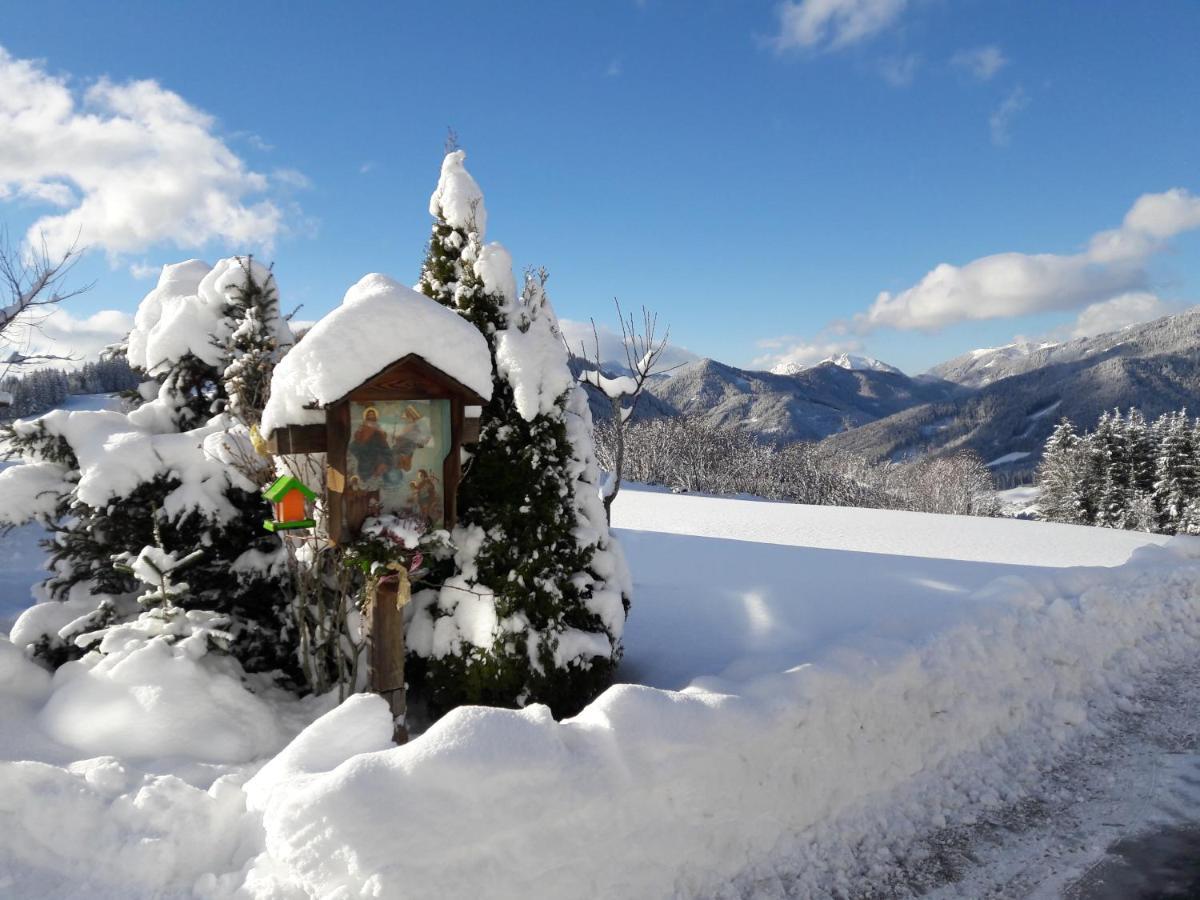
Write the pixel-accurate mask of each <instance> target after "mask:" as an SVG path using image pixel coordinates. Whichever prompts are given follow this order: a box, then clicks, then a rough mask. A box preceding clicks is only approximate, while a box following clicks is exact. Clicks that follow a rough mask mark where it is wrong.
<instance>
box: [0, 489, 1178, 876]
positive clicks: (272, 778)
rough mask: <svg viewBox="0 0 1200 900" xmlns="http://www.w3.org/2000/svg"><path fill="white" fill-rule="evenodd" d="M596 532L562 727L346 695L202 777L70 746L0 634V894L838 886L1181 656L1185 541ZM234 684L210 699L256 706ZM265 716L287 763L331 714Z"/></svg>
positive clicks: (787, 530)
mask: <svg viewBox="0 0 1200 900" xmlns="http://www.w3.org/2000/svg"><path fill="white" fill-rule="evenodd" d="M614 524H615V525H616V526H617V528H618V529H619V531H618V534H619V535H620V538H621V540H622V542H623V545H624V548H625V552H626V555H627V557H628V559H629V562H630V566H631V569H632V571H633V573H634V579H635V588H636V590H635V597H634V604H635V605H634V608H633V611H632V613H631V615H630V619H629V622H628V626H627V629H626V647H627V651H626V662H625V664H624V666H623V668H622V672H621V675H622V679H623V680H624V681H625V682H627V683H624V684H619V685H616V686H615V687H613V688H612V689H610V690H609V691H608V692H607V693H606V694H604V695H603V696H602V697H601V698H599V699H598V700H597V701H596V702H595V703H593V704H592V705H591V706H590V707H588V708H587V709H586V710H585V711H584V712H583V713H582V714H581V715H580V716H578V717H576V718H575V719H573V720H569V721H566V722H562V723H555V722H554V721H553V720H552V719H551V718H550V717H549V716H548V714H547V713H546V712H545V710H544V709H540V708H532V709H528V710H525V711H521V712H513V711H504V710H488V709H481V708H464V709H459V710H456V711H455V712H453V713H451V714H450V715H448V716H446V717H445V718H443V719H442V720H441V721H439V722H438V723H437V724H435V725H434V726H433V727H432V728H431V729H430V730H429V731H428V732H426V733H425V734H424V735H422V736H420V737H419V738H417V739H416V740H414V741H413V742H411V743H410V744H408V745H407V746H405V747H402V748H395V747H391V746H390V742H389V736H390V721H389V719H388V713H387V710H386V705H385V704H383V702H382V701H380V700H378V699H377V698H374V697H369V696H363V697H358V698H353V699H352V700H351V701H350V702H349V703H347V704H344V705H343V706H341V707H339V708H337V709H336V710H333V711H332V712H330V713H328V714H327V715H325V716H324V717H323V718H320V719H318V720H317V721H316V722H315V723H314V724H313V725H311V726H310V727H309V728H308V729H307V730H305V731H304V732H302V733H301V734H300V735H299V737H297V738H296V739H295V741H294V742H293V743H292V744H291V745H290V746H289V747H288V748H287V749H285V750H283V752H282V753H279V754H278V755H276V756H274V757H273V758H272V759H271V760H270V761H269V762H267V764H266V765H265V767H263V768H261V771H258V774H257V775H255V776H254V777H253V778H251V777H250V776H251V774H252V773H253V772H255V771H256V770H258V769H259V767H260V765H261V763H262V762H263V761H264V760H261V759H260V760H255V761H253V762H250V763H246V762H244V761H243V758H242V757H239V758H238V759H237V761H236V762H231V763H221V762H220V761H214V760H213V758H212V747H213V743H212V742H200V743H199V744H198V746H199V745H200V744H203V746H204V748H205V750H206V751H207V752H208V756H207V759H205V760H200V759H196V758H189V756H188V753H187V744H186V743H183V744H180V743H179V742H175V743H172V744H170V746H171V747H172V751H173V754H174V755H172V756H170V757H161V756H159V757H154V756H153V755H151V756H149V757H147V756H146V755H145V754H139V753H138V752H137V750H138V749H139V748H138V747H137V746H132V747H131V746H130V742H131V741H132V742H133V743H134V744H135V745H136V743H137V739H136V737H131V735H130V732H132V734H133V735H136V734H137V729H136V728H130V729H126V730H125V731H123V732H122V733H120V734H113V735H112V737H111V738H109V739H105V738H97V737H96V736H95V735H92V737H91V739H90V740H87V741H84V740H81V739H80V738H79V736H78V735H77V734H75V733H74V732H72V731H71V730H70V729H66V730H64V729H63V728H62V722H61V721H60V719H61V717H56V716H54V715H53V714H52V713H48V712H47V711H48V710H51V709H52V707H53V706H54V705H55V703H56V700H57V698H59V697H60V695H62V694H63V692H64V691H77V690H78V688H72V687H71V683H72V681H73V680H78V675H76V676H74V678H73V677H72V676H71V673H67V675H66V676H63V674H62V673H61V672H60V674H59V676H57V677H56V678H55V679H54V680H53V682H50V681H49V679H47V678H45V676H44V675H39V674H38V673H37V671H36V670H34V669H32V667H31V666H30V665H29V664H27V663H26V662H25V661H24V660H23V659H21V658H20V656H19V655H18V654H14V653H13V652H11V651H12V649H13V648H11V645H9V650H5V649H4V648H5V646H6V645H5V644H4V643H3V642H0V722H2V723H3V727H2V729H0V733H2V734H3V735H4V739H3V740H0V754H2V755H3V756H4V757H5V758H6V759H8V760H12V761H9V762H4V763H0V824H2V826H3V830H2V833H0V835H2V836H0V894H6V893H7V894H9V895H12V896H46V895H56V896H82V895H84V894H87V895H88V896H89V897H148V896H163V895H166V896H202V897H229V896H243V897H264V898H265V897H279V898H285V897H306V896H312V897H326V896H344V897H358V896H378V897H387V898H390V897H409V896H412V897H431V896H437V897H468V896H489V897H555V898H568V897H589V898H592V897H622V898H624V897H671V896H678V897H687V896H721V897H733V896H756V897H761V896H765V897H774V896H780V897H782V896H794V897H806V896H823V895H828V894H829V893H830V892H832V891H844V892H847V893H853V892H855V891H857V890H862V889H864V888H866V887H869V886H870V885H887V884H889V883H891V882H890V881H889V879H890V878H892V877H894V875H895V873H896V872H897V871H899V870H902V869H903V867H904V865H905V862H906V861H907V860H909V859H910V858H911V854H912V853H914V852H916V851H917V850H919V849H920V848H921V847H922V846H924V843H923V842H926V841H927V840H928V836H929V835H930V834H935V833H938V832H939V830H940V831H944V830H945V829H954V828H969V827H971V823H973V822H977V821H978V820H979V819H980V818H981V817H982V816H985V815H987V813H988V811H995V810H1001V809H1004V808H1006V807H1008V806H1011V805H1012V804H1014V803H1019V802H1021V800H1022V798H1025V797H1029V796H1034V795H1036V793H1037V791H1038V790H1039V789H1040V785H1041V783H1042V780H1043V779H1044V777H1045V773H1046V772H1048V771H1050V770H1052V769H1054V767H1055V766H1057V765H1062V764H1063V761H1064V759H1068V758H1069V757H1070V754H1071V753H1072V752H1074V748H1077V747H1078V746H1080V745H1081V742H1083V741H1085V740H1087V739H1094V738H1095V737H1096V736H1097V735H1100V734H1107V733H1116V732H1117V731H1119V728H1120V724H1119V723H1120V722H1121V721H1122V716H1126V717H1127V716H1128V715H1130V714H1131V711H1132V710H1134V709H1135V708H1136V705H1137V698H1138V697H1139V696H1140V693H1139V692H1143V691H1144V690H1145V688H1146V686H1147V685H1148V684H1153V683H1154V682H1155V679H1159V678H1161V677H1162V676H1163V674H1164V673H1166V672H1169V671H1171V670H1172V667H1174V666H1177V665H1179V664H1181V663H1183V662H1184V661H1187V660H1190V659H1191V658H1192V657H1194V656H1195V651H1196V648H1197V644H1198V643H1200V542H1198V541H1195V540H1190V539H1176V540H1173V541H1170V542H1168V540H1167V539H1165V538H1162V537H1158V536H1151V535H1144V534H1136V533H1130V532H1118V531H1113V530H1104V529H1084V528H1076V527H1072V526H1063V525H1053V524H1044V523H1034V522H1020V521H1012V520H994V519H965V518H956V517H947V516H930V515H922V514H917V513H900V512H889V511H878V510H848V509H834V508H828V507H802V506H794V505H788V504H779V503H765V502H759V501H752V500H729V499H716V498H706V497H692V496H676V495H672V494H667V493H661V492H654V491H649V490H640V489H636V488H630V487H628V486H627V487H626V488H624V489H623V491H622V494H621V496H620V497H619V498H618V500H617V503H616V506H615V508H614ZM7 540H8V539H7V538H6V539H5V541H7ZM1131 556H1132V559H1131ZM20 577H23V576H20V575H17V574H15V573H14V574H11V575H10V576H9V582H8V585H9V586H10V588H8V589H11V585H12V584H13V582H15V581H16V580H17V579H19V578H20ZM205 659H209V657H205ZM170 664H171V665H175V663H170ZM184 668H186V667H184ZM161 671H162V668H161V666H159V665H158V663H155V664H154V665H147V666H145V667H144V669H143V670H141V671H137V670H133V668H132V667H131V668H130V670H129V671H125V672H120V673H109V674H108V675H107V676H106V677H110V678H111V680H113V681H114V682H117V683H119V684H120V686H121V689H122V691H124V693H119V694H117V693H111V694H109V695H107V696H113V697H117V696H119V697H120V698H126V697H130V696H132V697H136V698H146V697H153V696H155V689H156V684H155V683H154V681H153V680H154V679H155V678H158V677H160V675H161ZM185 674H187V675H188V676H189V677H190V675H191V674H192V673H191V670H187V672H186V673H185ZM191 685H192V682H190V681H186V679H185V680H184V682H183V685H182V688H180V685H178V684H176V683H174V682H173V683H171V684H168V685H166V687H167V688H169V689H170V688H180V689H181V690H183V691H184V693H181V694H178V696H186V690H188V689H190V687H189V686H191ZM91 687H92V688H93V689H95V688H96V687H97V685H94V684H93V685H91ZM223 690H225V691H227V693H226V694H222V693H221V692H217V691H212V692H209V693H208V694H206V695H204V696H203V697H202V698H201V699H202V700H203V702H204V704H205V707H204V708H205V709H211V708H213V704H216V705H218V706H219V704H220V702H221V699H222V696H227V697H228V698H229V702H231V703H235V704H236V705H237V707H238V709H239V711H240V712H243V713H244V711H245V709H246V708H247V707H246V706H245V702H244V700H243V699H242V698H241V696H240V695H238V694H237V693H236V692H235V691H233V689H232V688H231V687H229V686H225V687H224V688H223ZM89 695H92V696H106V695H104V694H103V693H102V692H99V693H94V694H89ZM59 705H60V707H61V705H62V703H61V702H60V703H59ZM265 705H266V706H268V707H270V711H269V712H268V713H264V715H270V716H272V717H273V719H272V723H271V726H272V727H271V729H267V728H263V729H261V732H260V735H259V738H260V739H261V740H267V738H272V739H273V740H274V741H275V743H276V745H278V744H279V743H282V742H283V741H285V740H287V738H288V737H289V735H291V734H293V733H295V731H296V730H297V729H298V728H299V727H300V726H301V724H302V723H303V721H305V720H306V718H312V717H313V716H314V715H316V714H317V713H319V712H321V711H322V710H323V708H324V707H323V706H322V704H320V703H318V702H309V703H308V704H296V703H291V704H289V703H286V702H284V701H283V700H282V699H281V698H278V697H276V698H270V697H268V698H267V703H266V704H265ZM116 709H117V713H118V714H119V715H122V716H126V717H128V721H129V722H131V723H133V724H135V725H136V724H137V721H138V720H137V709H136V708H133V707H130V706H128V705H122V706H118V707H117V708H116ZM189 712H190V710H189V708H188V706H187V704H186V703H182V704H174V705H171V704H167V705H164V704H162V703H159V707H158V709H157V711H156V712H155V714H154V719H153V721H154V722H155V723H156V725H157V726H158V728H160V729H166V730H168V731H169V730H170V729H172V728H180V729H184V730H185V731H186V729H188V728H194V727H195V723H194V722H191V721H189V718H188V716H189ZM94 714H95V715H96V716H97V717H99V718H102V717H103V716H104V714H105V712H104V710H103V709H97V710H95V711H94ZM160 738H161V735H160ZM104 740H110V741H111V745H112V746H111V748H105V747H104V746H103V743H104ZM71 741H75V742H76V743H75V744H72V743H71ZM79 744H86V749H79V748H78V746H77V745H79ZM241 749H244V748H241ZM118 751H119V753H120V756H119V758H118V757H117V756H116V754H117V753H118ZM106 753H108V754H114V755H112V756H104V755H102V754H106ZM16 760H34V761H16ZM914 848H916V849H914ZM948 890H951V891H952V888H948ZM948 896H954V894H953V893H952V892H951V893H950V894H948Z"/></svg>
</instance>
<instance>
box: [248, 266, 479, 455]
mask: <svg viewBox="0 0 1200 900" xmlns="http://www.w3.org/2000/svg"><path fill="white" fill-rule="evenodd" d="M407 356H417V357H420V358H421V359H423V360H424V361H425V362H427V363H428V364H429V365H430V366H432V367H434V368H435V369H438V370H439V371H441V372H443V373H445V374H446V375H448V376H450V378H452V379H454V380H455V381H457V382H458V383H459V384H461V385H463V386H464V387H466V388H468V389H469V390H471V391H473V392H474V393H475V394H478V395H479V396H480V397H481V398H483V400H484V401H486V400H488V399H490V398H491V395H492V357H491V353H490V352H489V350H488V345H487V341H486V340H484V337H483V334H481V333H480V331H479V329H478V328H476V327H475V326H474V325H472V324H471V323H470V322H468V321H467V320H466V319H464V318H463V317H462V316H460V315H458V313H456V312H454V311H453V310H451V309H449V308H447V307H445V306H442V305H441V304H440V303H438V302H436V301H435V300H431V299H429V298H428V297H426V296H425V295H424V294H419V293H417V292H416V291H414V290H412V288H408V287H405V286H404V285H402V284H400V283H399V282H397V281H394V280H393V279H391V278H388V277H387V276H386V275H367V276H366V277H365V278H363V279H362V280H361V281H359V282H358V283H357V284H356V285H354V286H353V287H352V288H350V290H349V291H347V292H346V297H345V299H344V300H343V301H342V305H341V306H339V307H338V308H337V309H335V310H334V311H333V312H331V313H330V314H329V315H327V316H325V318H323V319H321V321H319V322H318V323H317V324H316V325H314V326H313V328H312V330H311V331H309V332H308V334H306V335H305V336H304V338H303V339H302V340H301V341H300V342H299V343H298V344H296V346H295V347H293V348H292V350H291V351H289V352H288V354H287V355H286V356H284V358H283V359H282V360H280V362H279V365H278V366H276V367H275V372H274V374H273V375H272V377H271V394H270V399H269V400H268V401H267V406H266V409H265V410H263V416H262V424H261V426H260V427H261V429H262V432H263V434H266V435H269V434H271V433H272V432H273V431H275V430H276V429H279V428H284V427H286V426H289V425H317V424H320V423H323V422H324V421H325V412H324V408H325V407H326V406H328V405H329V404H331V403H335V402H337V401H338V400H340V399H341V398H343V397H345V396H346V395H347V394H349V393H350V392H351V391H353V390H354V389H355V388H357V387H359V386H360V385H362V384H363V383H364V382H366V381H367V380H368V379H370V378H371V377H372V376H374V375H376V374H377V373H379V372H381V371H382V370H384V369H385V368H387V367H388V366H390V365H391V364H392V363H395V362H397V361H399V360H401V359H404V358H405V357H407Z"/></svg>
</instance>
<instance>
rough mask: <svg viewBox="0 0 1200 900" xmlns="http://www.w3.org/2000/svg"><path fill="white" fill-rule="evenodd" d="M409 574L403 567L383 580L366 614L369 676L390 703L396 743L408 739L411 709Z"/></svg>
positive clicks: (374, 689) (377, 690) (377, 691)
mask: <svg viewBox="0 0 1200 900" xmlns="http://www.w3.org/2000/svg"><path fill="white" fill-rule="evenodd" d="M411 591H412V587H411V585H410V584H409V581H408V573H407V572H405V571H403V570H401V571H399V572H397V573H396V577H394V578H388V579H386V580H384V581H382V582H380V584H379V586H378V589H377V590H376V592H375V602H374V603H372V604H371V613H370V615H369V616H368V617H367V627H368V629H369V631H370V644H369V647H370V650H369V654H370V656H369V661H368V668H369V677H370V685H371V691H372V692H374V693H376V694H379V695H380V696H381V697H383V698H384V699H385V700H387V702H388V708H389V709H390V710H391V712H392V722H393V727H394V734H393V740H395V742H396V743H397V744H403V743H406V742H407V741H408V726H407V724H406V722H405V715H406V713H407V710H408V703H407V694H406V691H405V688H404V606H405V604H407V603H408V601H409V599H410V597H411Z"/></svg>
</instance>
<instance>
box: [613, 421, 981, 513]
mask: <svg viewBox="0 0 1200 900" xmlns="http://www.w3.org/2000/svg"><path fill="white" fill-rule="evenodd" d="M619 427H620V426H619V425H617V424H614V422H613V421H612V420H604V421H599V422H597V423H596V426H595V431H596V455H597V457H598V459H599V461H600V465H601V467H602V468H604V469H605V470H607V471H609V472H613V471H615V470H616V468H617V452H618V445H617V436H618V428H619ZM623 443H624V446H623V454H624V459H623V466H622V470H623V476H624V478H625V479H626V480H629V481H637V482H643V483H646V484H659V485H664V486H666V487H669V488H671V489H672V490H676V491H688V492H695V491H698V492H702V493H709V494H749V495H753V496H756V497H763V498H765V499H768V500H785V501H788V502H791V503H809V504H814V505H819V506H861V507H872V508H877V509H904V510H913V511H917V512H932V513H948V514H953V515H985V516H986V515H995V514H996V512H997V509H996V500H995V491H994V487H993V483H992V473H991V470H989V469H988V468H987V467H986V466H985V465H984V464H983V461H982V460H980V458H979V457H978V456H977V455H975V454H973V453H966V452H964V453H957V454H953V455H949V456H939V457H935V458H932V459H925V460H918V461H915V462H909V463H871V462H868V461H867V460H865V459H863V458H862V457H859V456H856V455H854V454H850V453H833V452H830V451H828V450H824V449H822V448H820V446H819V445H817V444H809V443H791V444H770V443H766V442H763V441H761V440H758V439H757V438H755V437H754V436H752V435H750V434H749V433H747V432H743V431H736V430H729V429H722V428H717V427H714V426H712V425H707V424H705V423H704V422H703V421H701V420H700V419H698V418H694V417H690V416H675V417H664V418H655V419H648V420H642V421H634V422H629V423H627V424H626V425H625V428H624V435H623Z"/></svg>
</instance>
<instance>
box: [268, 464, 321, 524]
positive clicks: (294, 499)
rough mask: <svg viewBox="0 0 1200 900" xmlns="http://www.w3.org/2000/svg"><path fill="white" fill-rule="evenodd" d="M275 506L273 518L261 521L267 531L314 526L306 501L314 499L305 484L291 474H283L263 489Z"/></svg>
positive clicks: (314, 495) (314, 496) (315, 496)
mask: <svg viewBox="0 0 1200 900" xmlns="http://www.w3.org/2000/svg"><path fill="white" fill-rule="evenodd" d="M263 496H264V497H266V498H267V500H269V501H270V502H271V503H272V504H273V505H274V507H275V519H274V521H272V520H271V519H266V520H265V521H263V528H265V529H267V531H287V530H291V529H294V528H314V527H315V526H316V524H317V523H316V522H315V521H314V520H313V519H310V518H308V503H309V502H311V501H313V500H316V499H317V495H316V494H314V493H313V492H312V491H311V490H310V489H309V488H308V486H307V485H305V484H304V483H303V482H301V481H300V479H298V478H294V477H292V476H291V475H284V476H283V477H282V478H280V479H279V480H278V481H276V482H275V483H274V484H273V485H271V486H270V487H269V488H267V489H266V490H265V491H263Z"/></svg>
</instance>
